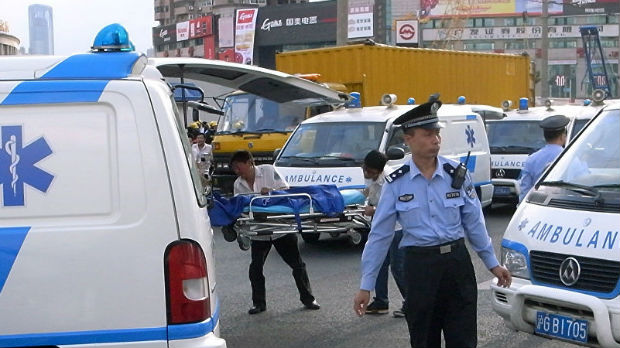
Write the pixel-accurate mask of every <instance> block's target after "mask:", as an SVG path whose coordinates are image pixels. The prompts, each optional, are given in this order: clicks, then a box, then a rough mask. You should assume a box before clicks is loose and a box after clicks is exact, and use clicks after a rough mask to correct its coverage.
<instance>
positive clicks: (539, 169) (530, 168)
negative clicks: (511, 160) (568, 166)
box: [519, 144, 564, 202]
mask: <svg viewBox="0 0 620 348" xmlns="http://www.w3.org/2000/svg"><path fill="white" fill-rule="evenodd" d="M562 150H564V148H563V147H562V146H560V145H557V144H547V145H545V146H544V147H543V148H542V149H540V150H538V151H536V152H534V153H533V154H531V155H530V156H529V157H528V158H527V160H526V161H525V166H524V167H523V170H522V171H521V180H519V188H520V189H521V193H519V202H521V201H522V200H523V198H524V197H525V195H526V194H527V193H528V191H529V190H530V189H531V188H532V186H534V184H535V183H536V180H538V178H540V176H541V175H542V173H543V172H544V171H545V169H546V168H547V165H549V163H551V162H553V161H554V160H555V159H556V158H557V157H558V156H559V155H560V153H561V152H562Z"/></svg>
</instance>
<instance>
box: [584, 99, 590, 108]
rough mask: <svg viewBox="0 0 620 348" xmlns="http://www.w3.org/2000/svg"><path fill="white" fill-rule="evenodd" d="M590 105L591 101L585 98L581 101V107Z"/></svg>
mask: <svg viewBox="0 0 620 348" xmlns="http://www.w3.org/2000/svg"><path fill="white" fill-rule="evenodd" d="M590 104H592V100H590V99H587V98H586V99H584V100H583V106H588V105H590Z"/></svg>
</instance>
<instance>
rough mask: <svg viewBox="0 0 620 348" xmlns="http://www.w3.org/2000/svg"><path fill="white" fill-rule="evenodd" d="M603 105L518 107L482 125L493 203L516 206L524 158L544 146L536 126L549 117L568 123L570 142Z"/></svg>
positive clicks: (540, 133) (541, 131) (524, 105)
mask: <svg viewBox="0 0 620 348" xmlns="http://www.w3.org/2000/svg"><path fill="white" fill-rule="evenodd" d="M603 105H604V104H602V103H597V104H588V105H561V106H557V105H551V104H550V103H548V105H547V106H537V107H532V108H529V107H528V106H527V104H526V103H522V104H521V105H520V108H519V109H517V110H511V111H508V112H506V117H505V118H502V119H498V120H489V121H488V122H487V124H486V126H487V134H488V137H489V146H490V148H491V180H492V182H493V187H494V192H493V202H494V203H513V204H516V203H518V202H519V193H520V192H521V191H520V188H519V178H520V175H521V170H522V169H523V167H524V166H525V161H526V160H527V157H528V156H529V155H531V154H532V153H534V152H536V151H538V150H539V149H540V148H542V147H543V146H545V138H544V136H543V130H542V128H540V126H539V123H540V121H542V120H543V119H545V118H546V117H548V116H552V115H564V116H566V117H568V118H569V119H570V122H569V124H568V126H567V130H568V139H569V141H570V139H572V138H573V137H574V136H575V135H576V134H577V133H578V132H579V131H580V130H581V128H583V126H584V125H585V124H586V123H587V122H588V121H589V120H590V119H591V118H592V117H593V116H594V115H596V113H597V112H598V111H599V110H600V109H601V107H602V106H603Z"/></svg>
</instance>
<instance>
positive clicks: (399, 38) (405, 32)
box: [396, 20, 418, 44]
mask: <svg viewBox="0 0 620 348" xmlns="http://www.w3.org/2000/svg"><path fill="white" fill-rule="evenodd" d="M396 43H397V44H416V43H418V21H416V20H408V21H396Z"/></svg>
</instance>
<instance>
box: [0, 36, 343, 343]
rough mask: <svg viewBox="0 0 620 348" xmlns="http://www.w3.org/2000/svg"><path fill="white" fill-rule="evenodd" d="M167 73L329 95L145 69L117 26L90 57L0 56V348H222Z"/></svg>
mask: <svg viewBox="0 0 620 348" xmlns="http://www.w3.org/2000/svg"><path fill="white" fill-rule="evenodd" d="M179 66H187V67H188V70H187V71H188V73H191V74H190V75H191V76H192V77H194V78H196V79H197V80H202V81H208V82H211V83H215V84H218V85H222V86H225V87H228V88H233V89H239V88H242V86H243V85H246V86H257V85H259V84H270V85H278V84H279V85H278V86H280V87H281V88H286V86H288V84H287V83H288V82H287V81H292V82H291V88H294V86H293V85H294V84H296V83H299V84H300V85H299V86H301V85H303V84H304V83H306V84H310V87H311V88H316V89H315V91H316V93H321V92H325V93H332V94H330V95H334V96H336V97H337V93H336V92H333V91H331V90H329V89H327V88H324V87H321V86H319V85H317V84H315V83H312V82H310V81H306V80H303V79H300V78H296V77H294V76H290V75H286V76H285V75H283V74H281V73H277V72H273V71H268V70H266V69H260V68H255V67H251V66H247V65H241V64H234V63H227V62H219V61H209V60H206V59H198V58H182V59H177V58H169V59H168V60H163V59H155V60H151V61H149V60H148V59H147V58H146V57H145V56H143V55H140V54H138V53H135V52H133V50H132V45H131V43H130V41H129V38H128V35H127V32H126V31H125V29H124V28H122V27H121V26H120V25H110V26H108V27H106V28H104V29H103V30H102V31H101V32H100V33H99V34H98V35H97V38H96V39H95V43H94V45H93V48H92V51H91V52H90V53H85V54H77V55H73V56H69V57H54V56H34V57H24V56H4V57H2V58H0V140H1V142H2V143H1V144H0V145H1V147H0V186H1V187H2V190H1V191H0V194H1V195H0V347H47V348H49V347H74V346H75V347H78V346H79V347H103V346H105V347H149V348H157V347H161V348H164V347H165V348H173V347H179V348H180V347H200V348H208V347H226V342H225V341H224V339H222V338H220V337H219V318H220V313H221V308H222V307H221V304H220V302H219V299H218V295H217V294H218V288H217V283H216V279H215V265H214V257H213V248H214V245H213V230H212V229H211V225H210V221H209V218H208V215H207V200H206V196H205V194H204V193H205V189H204V188H203V186H202V183H201V180H200V178H199V176H198V173H197V170H196V168H195V161H193V160H192V157H191V148H190V144H189V142H188V139H187V134H186V129H185V127H184V125H183V117H182V115H181V114H180V113H179V110H178V109H177V106H176V103H175V99H174V93H173V91H172V89H171V85H170V84H168V83H166V82H165V81H164V79H165V78H167V77H170V76H172V77H174V76H176V77H178V75H176V72H177V70H178V68H179ZM200 71H203V72H206V73H205V74H204V75H200ZM218 76H219V77H218ZM317 86H318V87H317ZM263 89H265V88H263ZM265 93H267V91H265ZM198 103H199V104H200V105H198V106H200V107H201V108H202V109H208V108H207V107H205V105H203V104H201V103H200V102H198Z"/></svg>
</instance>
